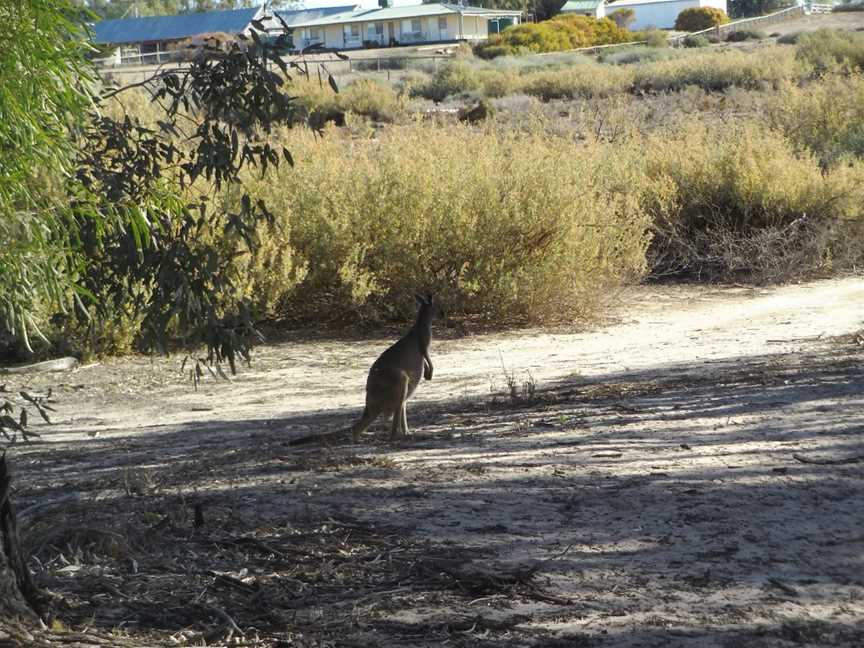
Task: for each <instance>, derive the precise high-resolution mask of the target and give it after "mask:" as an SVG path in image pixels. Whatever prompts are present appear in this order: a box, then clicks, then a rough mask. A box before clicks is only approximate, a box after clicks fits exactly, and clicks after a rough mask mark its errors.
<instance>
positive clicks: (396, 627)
mask: <svg viewBox="0 0 864 648" xmlns="http://www.w3.org/2000/svg"><path fill="white" fill-rule="evenodd" d="M862 300H864V281H862V280H860V279H844V280H836V281H826V282H818V283H812V284H804V285H797V286H788V287H784V288H778V289H765V290H759V289H749V288H723V289H714V290H707V289H705V288H691V287H642V288H638V289H633V290H631V291H628V292H625V293H622V294H620V295H617V296H616V297H615V304H614V305H613V306H614V308H613V311H614V312H615V313H616V315H615V317H614V318H613V319H612V320H611V321H610V322H608V323H606V324H605V325H603V326H599V327H597V328H596V329H594V330H591V331H587V332H580V333H572V332H566V331H561V332H549V331H518V332H510V333H503V334H502V333H498V334H490V335H478V336H473V337H452V338H446V333H445V339H437V340H436V341H435V344H434V349H433V361H434V362H435V379H434V380H433V381H432V382H431V383H424V384H423V385H421V386H420V389H419V390H418V393H417V394H416V396H415V398H414V400H413V401H412V403H411V405H410V406H409V415H408V416H409V424H410V425H411V426H412V431H413V434H412V437H411V438H409V439H408V440H406V441H404V442H401V443H399V444H397V445H391V444H388V443H386V441H385V440H384V436H385V432H384V428H385V427H386V425H384V424H382V425H381V426H380V428H379V430H378V437H377V439H378V440H376V439H373V438H370V439H367V442H366V443H364V444H362V445H346V444H341V445H336V446H332V447H330V446H328V447H312V448H307V449H303V450H298V449H296V448H294V447H288V446H287V445H286V443H285V441H286V440H287V439H290V438H293V437H297V436H300V435H303V434H308V433H310V432H319V431H320V432H326V431H332V430H338V429H340V428H342V427H344V426H345V425H347V424H348V423H350V422H351V421H352V420H353V418H354V417H355V416H356V415H357V414H358V413H359V408H360V405H361V404H362V394H363V382H364V376H365V372H366V370H367V369H368V366H369V365H370V364H371V362H372V361H373V360H374V358H375V356H376V355H377V353H379V352H380V351H381V350H382V349H383V348H384V347H385V346H386V344H387V343H388V342H389V339H392V337H391V338H389V339H376V340H364V341H356V340H354V341H332V340H309V339H308V338H307V339H298V340H292V341H288V342H285V343H283V344H280V345H273V346H265V347H263V348H261V349H260V350H259V351H258V352H257V353H256V355H255V358H254V363H253V365H252V367H251V368H243V369H242V370H241V372H240V374H239V375H238V376H236V377H235V378H234V379H233V380H232V381H231V382H230V383H226V382H223V381H218V382H217V381H213V380H209V381H205V382H204V384H203V385H202V387H201V388H200V389H199V390H198V391H197V392H196V391H194V390H193V389H192V388H191V386H189V385H188V384H187V383H185V382H183V380H182V378H181V376H180V375H179V372H178V365H179V362H180V359H179V358H171V359H169V360H162V359H160V360H158V361H150V360H148V359H124V360H117V361H111V362H106V363H103V364H101V365H99V366H93V367H89V368H82V369H79V370H77V371H76V372H74V373H70V374H66V375H62V376H56V375H55V376H46V375H40V376H36V377H33V378H32V379H31V380H30V381H24V382H22V381H18V382H15V383H13V381H11V380H9V381H7V382H8V383H9V384H10V388H12V389H18V388H20V387H22V386H24V387H26V388H28V389H31V390H35V389H44V388H46V387H47V386H49V385H53V386H54V389H55V397H54V400H55V401H56V403H55V407H56V408H57V409H58V412H57V413H56V415H55V425H54V426H52V427H50V428H49V427H47V426H44V425H43V426H41V427H34V429H37V430H38V431H40V432H41V433H42V434H43V441H42V442H41V443H34V444H32V445H29V446H22V445H17V446H15V449H14V452H13V458H14V460H15V463H16V465H17V481H16V483H17V485H18V492H17V493H16V501H17V503H18V506H19V509H24V515H23V517H24V519H23V522H24V526H25V535H27V537H28V538H29V539H30V542H31V546H32V547H33V551H34V553H35V555H36V558H35V559H34V561H33V564H32V566H33V569H34V570H35V572H36V575H37V578H38V579H39V581H40V582H41V583H42V584H43V585H44V586H47V587H49V588H50V589H51V590H52V591H54V592H55V593H56V594H57V596H58V597H61V598H62V600H63V601H64V605H63V606H61V608H62V609H63V610H64V611H63V612H61V613H60V617H61V618H62V619H63V620H64V623H67V624H69V625H71V626H73V627H82V626H85V625H86V626H88V627H96V628H103V629H110V630H111V631H113V632H115V633H119V634H118V636H121V635H122V637H123V641H124V642H125V641H129V642H134V641H139V642H141V641H143V642H144V645H163V644H165V645H168V644H170V645H176V644H177V643H189V644H193V645H194V644H199V645H200V643H201V642H203V641H209V642H210V644H211V645H218V644H219V642H224V641H226V640H227V637H228V635H231V634H233V640H234V641H237V640H238V639H239V640H240V641H241V643H242V642H245V643H247V644H250V645H251V644H256V643H260V644H261V645H274V646H275V645H302V646H306V645H309V646H313V645H314V646H330V645H333V646H337V645H356V646H378V645H380V646H438V645H454V646H496V647H497V646H621V647H625V646H626V647H631V646H632V647H636V646H693V647H696V646H698V647H705V648H707V647H715V646H716V647H723V648H731V647H737V646H742V647H743V646H748V647H749V646H755V647H757V648H758V647H765V648H767V647H775V646H777V647H780V646H784V647H785V646H801V645H806V646H850V647H851V646H856V647H857V646H862V645H864V565H862V558H864V510H862V506H861V497H862V494H864V463H862V462H860V461H857V459H861V458H862V457H864V443H862V441H861V430H862V426H864V412H862V403H864V393H862V387H864V369H862V365H861V359H862V347H861V344H860V342H861V340H860V339H859V338H857V336H855V335H853V333H854V332H855V331H858V330H860V329H861V328H862V326H864V306H862ZM838 336H841V337H839V338H838ZM508 376H509V380H508ZM508 382H509V383H510V385H511V386H512V389H511V388H510V387H508ZM97 433H98V434H97ZM795 455H797V456H798V457H800V458H803V459H804V460H805V461H809V460H817V461H825V460H828V461H843V462H844V463H835V464H814V463H804V462H802V461H799V460H797V459H796V458H795ZM54 500H59V502H58V504H56V505H50V504H49V505H48V506H41V505H40V503H44V502H51V501H54ZM33 505H37V506H36V508H32V509H29V510H28V508H29V507H31V506H33ZM196 509H197V513H198V515H199V522H203V524H199V525H196V524H195V523H194V518H195V514H196ZM226 616H227V617H230V619H231V621H232V623H231V624H229V623H228V622H227V621H226V620H225V618H226ZM235 626H236V629H235ZM241 632H242V634H240V633H241ZM118 642H119V643H122V642H121V641H120V639H118Z"/></svg>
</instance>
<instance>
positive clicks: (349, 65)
mask: <svg viewBox="0 0 864 648" xmlns="http://www.w3.org/2000/svg"><path fill="white" fill-rule="evenodd" d="M351 70H352V68H351V59H350V58H349V59H348V72H349V73H350V72H351Z"/></svg>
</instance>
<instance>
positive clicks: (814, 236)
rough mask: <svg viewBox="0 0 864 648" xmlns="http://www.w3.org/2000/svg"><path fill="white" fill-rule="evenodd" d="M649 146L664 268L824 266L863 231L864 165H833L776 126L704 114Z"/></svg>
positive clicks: (715, 272)
mask: <svg viewBox="0 0 864 648" xmlns="http://www.w3.org/2000/svg"><path fill="white" fill-rule="evenodd" d="M645 150H646V152H647V157H648V160H647V174H648V177H649V178H650V179H651V182H652V183H654V184H653V185H652V184H648V185H647V186H649V187H651V189H650V190H649V191H647V192H646V193H645V194H643V195H644V198H645V203H644V204H645V207H646V209H647V210H648V211H649V213H650V214H651V215H652V217H653V221H654V224H655V235H654V239H653V241H652V246H651V251H650V263H651V264H652V269H653V271H654V272H656V273H657V274H674V275H683V276H690V277H694V278H700V279H709V280H719V279H738V278H741V277H745V278H747V279H748V280H756V281H776V280H787V279H790V278H795V277H800V276H806V275H808V274H813V273H815V274H819V273H822V272H826V271H828V270H831V269H832V268H834V267H836V264H838V263H839V262H840V257H842V256H843V255H844V254H845V253H846V250H845V249H844V248H846V247H847V243H846V241H845V239H846V238H847V237H848V236H849V235H850V234H851V232H852V231H856V232H858V233H859V234H860V233H861V231H862V228H861V216H862V213H861V212H862V210H861V200H862V198H864V196H862V191H861V181H862V179H864V175H862V173H864V166H862V165H860V164H859V165H858V166H857V167H856V168H849V167H843V168H841V169H838V170H837V172H834V173H827V174H823V173H822V171H821V169H820V167H819V165H818V163H817V161H816V160H815V159H814V158H813V157H812V156H809V155H807V154H798V153H796V152H795V150H794V148H793V146H792V145H791V144H790V142H789V141H788V140H786V139H785V138H784V137H782V136H779V135H778V133H776V132H773V131H770V130H767V129H765V128H760V127H757V126H754V125H752V124H751V125H741V126H738V127H737V128H735V129H733V130H731V131H730V130H725V131H722V132H721V131H717V130H716V129H712V128H706V127H704V126H703V125H700V124H695V123H694V124H692V125H690V126H688V127H686V128H685V129H683V130H682V131H681V132H680V133H679V135H678V136H677V137H676V138H674V139H670V138H669V137H668V135H663V136H655V137H652V138H650V140H649V142H647V143H646V147H645ZM658 188H663V189H662V190H659V189H658ZM841 225H843V227H839V226H841ZM858 247H859V248H860V245H859V246H858ZM841 252H842V254H841ZM854 255H857V256H858V257H860V256H861V254H860V251H859V252H853V256H854ZM858 261H860V258H859V259H858Z"/></svg>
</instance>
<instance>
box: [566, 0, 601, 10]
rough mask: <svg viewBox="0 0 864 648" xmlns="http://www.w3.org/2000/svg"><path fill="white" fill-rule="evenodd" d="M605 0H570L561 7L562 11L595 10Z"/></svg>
mask: <svg viewBox="0 0 864 648" xmlns="http://www.w3.org/2000/svg"><path fill="white" fill-rule="evenodd" d="M602 2H603V0H568V1H567V2H566V3H565V4H564V6H563V7H561V12H562V13H563V12H565V11H594V10H595V9H597V7H599V6H600V4H601V3H602Z"/></svg>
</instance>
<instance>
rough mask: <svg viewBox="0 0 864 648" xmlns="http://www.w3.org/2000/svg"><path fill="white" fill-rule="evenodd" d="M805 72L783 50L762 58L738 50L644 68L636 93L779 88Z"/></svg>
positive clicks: (698, 54) (762, 54)
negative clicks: (697, 89)
mask: <svg viewBox="0 0 864 648" xmlns="http://www.w3.org/2000/svg"><path fill="white" fill-rule="evenodd" d="M803 71H804V65H803V64H802V63H801V62H800V61H796V59H795V55H794V53H793V52H791V51H789V50H786V49H783V48H770V49H769V48H766V49H764V50H761V51H760V56H759V57H755V56H753V55H752V54H749V53H748V52H742V51H736V50H728V51H711V52H694V53H692V54H690V55H688V56H683V57H681V58H676V59H672V60H669V61H660V62H657V63H652V64H649V65H645V66H642V67H640V68H639V69H637V70H636V76H635V79H634V81H633V90H634V91H646V92H647V91H650V92H669V91H677V90H681V89H682V88H684V87H685V86H688V85H694V86H699V87H700V88H703V89H705V90H709V91H718V90H725V89H727V88H731V87H738V88H745V89H759V88H763V87H766V86H767V87H771V86H779V85H781V84H782V83H784V82H787V81H790V80H792V79H795V78H797V77H799V76H801V75H803Z"/></svg>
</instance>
